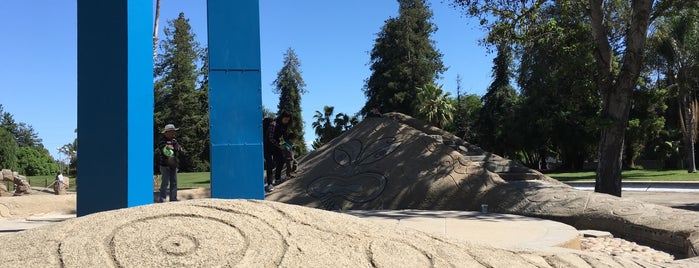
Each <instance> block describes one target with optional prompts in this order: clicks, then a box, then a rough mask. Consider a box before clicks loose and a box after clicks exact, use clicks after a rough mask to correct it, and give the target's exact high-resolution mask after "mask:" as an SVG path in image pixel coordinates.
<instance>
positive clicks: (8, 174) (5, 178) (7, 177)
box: [1, 169, 14, 181]
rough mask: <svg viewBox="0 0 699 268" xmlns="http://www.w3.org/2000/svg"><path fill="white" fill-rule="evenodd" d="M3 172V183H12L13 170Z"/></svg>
mask: <svg viewBox="0 0 699 268" xmlns="http://www.w3.org/2000/svg"><path fill="white" fill-rule="evenodd" d="M1 172H2V180H3V181H12V180H13V179H14V176H12V170H9V169H3V170H2V171H1Z"/></svg>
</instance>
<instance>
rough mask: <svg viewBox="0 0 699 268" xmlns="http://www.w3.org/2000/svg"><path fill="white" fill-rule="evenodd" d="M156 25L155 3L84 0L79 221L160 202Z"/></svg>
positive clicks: (80, 33)
mask: <svg viewBox="0 0 699 268" xmlns="http://www.w3.org/2000/svg"><path fill="white" fill-rule="evenodd" d="M105 11H108V12H105ZM151 23H152V3H151V2H146V1H138V0H114V1H92V0H78V139H79V140H80V153H79V160H78V178H79V179H78V180H79V181H78V188H77V189H78V192H79V194H78V196H77V210H78V211H77V214H78V216H83V215H87V214H91V213H96V212H100V211H106V210H112V209H119V208H126V207H131V206H137V205H142V204H149V203H151V202H152V200H153V193H152V179H151V178H152V174H153V168H152V163H153V160H152V154H153V140H152V139H153V134H152V131H153V82H152V81H153V80H152V68H153V62H152V54H151V53H152V51H151V49H152V39H151V33H150V25H151Z"/></svg>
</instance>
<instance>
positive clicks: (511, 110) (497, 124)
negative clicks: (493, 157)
mask: <svg viewBox="0 0 699 268" xmlns="http://www.w3.org/2000/svg"><path fill="white" fill-rule="evenodd" d="M511 53H512V52H511V49H510V47H509V46H507V45H501V46H498V55H497V56H496V57H495V59H494V60H493V64H494V66H493V77H494V80H493V83H491V84H490V86H489V87H488V91H487V92H486V93H485V95H484V96H483V98H482V99H481V101H482V102H483V108H482V109H481V111H480V115H479V117H478V123H477V128H478V136H479V137H480V139H479V140H478V142H479V143H478V144H479V145H480V146H481V147H483V149H485V150H487V151H490V152H493V153H495V154H498V155H501V156H504V157H508V156H511V155H513V153H514V146H513V144H512V143H511V141H512V140H511V139H509V137H508V135H510V133H512V131H511V129H512V125H513V119H514V115H515V107H516V105H517V92H515V90H514V88H513V87H512V86H511V85H510V76H511V72H510V70H509V68H510V66H511V65H512V55H511Z"/></svg>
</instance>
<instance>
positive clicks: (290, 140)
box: [284, 133, 298, 179]
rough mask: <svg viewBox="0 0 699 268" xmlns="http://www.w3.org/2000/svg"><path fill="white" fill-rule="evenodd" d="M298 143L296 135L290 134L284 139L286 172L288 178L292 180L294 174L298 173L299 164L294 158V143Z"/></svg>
mask: <svg viewBox="0 0 699 268" xmlns="http://www.w3.org/2000/svg"><path fill="white" fill-rule="evenodd" d="M295 142H296V134H294V133H289V135H287V136H286V138H285V139H284V166H285V170H286V178H287V179H291V178H292V177H293V175H292V174H291V173H292V172H294V171H296V167H297V166H298V162H296V158H294V143H295Z"/></svg>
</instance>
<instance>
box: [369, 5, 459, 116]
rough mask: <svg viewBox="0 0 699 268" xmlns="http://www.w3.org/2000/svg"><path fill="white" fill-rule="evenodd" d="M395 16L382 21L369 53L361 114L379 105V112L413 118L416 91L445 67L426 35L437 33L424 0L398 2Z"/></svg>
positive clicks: (435, 77) (431, 41)
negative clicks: (368, 74) (397, 13)
mask: <svg viewBox="0 0 699 268" xmlns="http://www.w3.org/2000/svg"><path fill="white" fill-rule="evenodd" d="M398 3H399V10H398V12H399V16H398V17H397V18H389V19H388V20H386V22H385V24H384V26H383V27H382V29H381V31H380V32H379V33H378V37H377V38H376V41H375V44H374V47H373V49H372V50H371V60H370V64H371V66H370V70H371V72H372V74H371V76H370V77H369V79H367V81H366V85H365V88H364V94H365V95H366V97H367V102H366V104H365V105H364V108H363V109H362V112H363V113H366V112H368V111H369V110H371V107H374V106H377V105H378V106H382V107H383V108H382V112H391V111H395V112H401V113H405V114H408V115H412V116H414V115H416V114H417V109H418V107H420V105H421V103H418V102H417V101H416V99H417V91H418V88H421V87H423V86H425V85H427V84H430V83H433V82H434V80H435V79H437V78H439V76H440V74H442V73H443V72H444V71H445V70H446V68H445V67H444V64H443V63H442V59H441V58H442V54H441V53H440V52H439V51H438V50H437V49H436V48H435V46H434V44H435V42H434V41H433V40H430V35H431V34H432V33H434V32H436V31H437V27H436V26H435V25H434V24H433V23H432V22H431V18H432V11H431V10H430V9H429V5H428V4H427V3H426V1H425V0H398Z"/></svg>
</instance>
